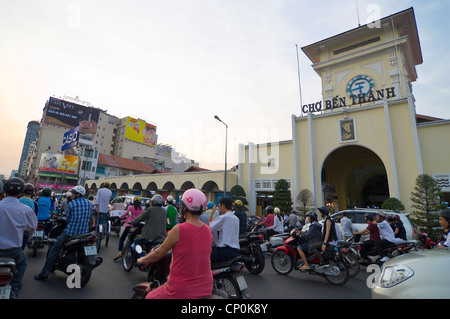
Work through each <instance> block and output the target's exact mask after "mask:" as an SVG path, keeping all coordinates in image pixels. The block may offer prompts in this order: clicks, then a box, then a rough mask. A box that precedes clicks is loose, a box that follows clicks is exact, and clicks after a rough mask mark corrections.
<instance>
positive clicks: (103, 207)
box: [93, 182, 112, 226]
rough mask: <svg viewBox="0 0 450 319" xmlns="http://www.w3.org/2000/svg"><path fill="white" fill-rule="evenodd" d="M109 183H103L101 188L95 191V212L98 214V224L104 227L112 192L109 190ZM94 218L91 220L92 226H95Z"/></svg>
mask: <svg viewBox="0 0 450 319" xmlns="http://www.w3.org/2000/svg"><path fill="white" fill-rule="evenodd" d="M109 186H110V184H109V182H105V183H103V187H102V188H100V189H99V190H98V191H97V197H96V199H95V211H96V212H97V214H98V224H102V225H105V222H106V214H108V209H109V201H110V200H111V195H112V192H111V191H110V189H109ZM95 217H96V216H94V218H93V222H94V225H96V226H97V224H96V218H95Z"/></svg>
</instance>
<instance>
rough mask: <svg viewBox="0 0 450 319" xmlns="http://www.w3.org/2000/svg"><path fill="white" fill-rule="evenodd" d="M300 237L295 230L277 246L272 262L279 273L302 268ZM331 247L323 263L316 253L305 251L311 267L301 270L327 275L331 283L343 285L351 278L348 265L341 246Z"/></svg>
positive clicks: (287, 272) (285, 273) (283, 273)
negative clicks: (298, 246)
mask: <svg viewBox="0 0 450 319" xmlns="http://www.w3.org/2000/svg"><path fill="white" fill-rule="evenodd" d="M299 238H300V237H299V236H298V233H297V232H296V231H293V232H291V236H290V237H289V238H287V239H286V240H285V241H284V244H283V246H279V247H277V248H276V251H275V253H274V254H273V255H272V259H271V262H272V267H273V269H274V270H275V271H276V272H277V273H279V274H281V275H287V274H289V273H290V272H291V271H292V270H293V269H294V267H295V269H297V270H300V269H299V268H300V267H301V266H303V261H302V259H301V257H300V256H299V254H298V252H297V245H298V244H299ZM330 249H331V250H330V251H329V252H328V251H327V253H326V254H323V256H324V261H323V263H321V262H320V259H319V258H317V257H316V256H315V255H310V254H308V253H305V255H306V258H307V260H308V263H309V265H310V269H308V270H300V271H301V272H306V273H309V274H312V275H319V276H322V277H325V279H326V280H327V281H328V282H329V283H330V284H332V285H337V286H342V285H344V284H345V283H346V282H347V281H348V279H349V271H348V266H347V264H346V263H345V262H344V261H343V258H342V252H341V250H340V249H339V247H337V246H336V247H331V246H330Z"/></svg>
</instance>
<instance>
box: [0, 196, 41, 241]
mask: <svg viewBox="0 0 450 319" xmlns="http://www.w3.org/2000/svg"><path fill="white" fill-rule="evenodd" d="M37 224H38V221H37V218H36V214H35V213H34V211H33V210H32V209H31V208H30V207H28V206H26V205H24V204H21V203H20V202H19V200H18V199H17V198H15V197H11V196H7V197H6V198H5V199H4V200H2V201H1V202H0V250H3V249H11V248H18V247H22V241H23V232H24V230H26V231H27V232H30V233H32V232H34V230H35V229H36V227H37Z"/></svg>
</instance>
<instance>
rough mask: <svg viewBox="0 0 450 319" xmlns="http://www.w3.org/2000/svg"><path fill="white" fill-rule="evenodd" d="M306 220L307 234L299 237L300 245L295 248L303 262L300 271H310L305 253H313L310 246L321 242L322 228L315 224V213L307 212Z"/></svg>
mask: <svg viewBox="0 0 450 319" xmlns="http://www.w3.org/2000/svg"><path fill="white" fill-rule="evenodd" d="M306 218H307V219H308V221H309V223H310V226H309V229H308V231H307V232H305V233H303V234H301V235H300V244H299V245H298V246H297V252H298V254H299V256H300V258H301V259H302V261H303V266H302V267H300V270H307V269H310V267H309V264H308V261H307V259H306V255H305V251H307V252H308V253H310V254H311V253H313V251H312V250H311V245H312V244H314V243H317V242H321V241H322V226H321V225H320V224H319V223H318V222H317V214H316V212H309V213H308V214H306ZM294 231H295V230H294Z"/></svg>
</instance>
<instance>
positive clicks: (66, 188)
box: [36, 183, 74, 191]
mask: <svg viewBox="0 0 450 319" xmlns="http://www.w3.org/2000/svg"><path fill="white" fill-rule="evenodd" d="M45 187H49V188H51V189H55V190H63V191H69V190H71V189H72V188H74V186H73V185H59V184H45V183H36V188H38V189H39V188H45Z"/></svg>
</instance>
